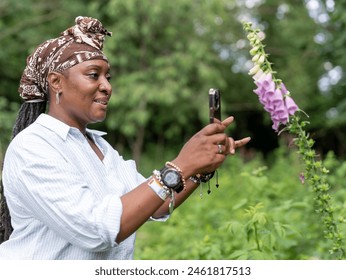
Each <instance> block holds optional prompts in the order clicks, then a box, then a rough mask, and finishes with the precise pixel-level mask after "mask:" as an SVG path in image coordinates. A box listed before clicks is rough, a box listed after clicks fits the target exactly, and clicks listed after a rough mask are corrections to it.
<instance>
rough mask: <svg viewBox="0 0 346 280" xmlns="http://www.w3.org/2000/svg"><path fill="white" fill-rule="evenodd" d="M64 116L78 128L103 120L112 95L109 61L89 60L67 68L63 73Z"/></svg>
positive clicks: (61, 111) (60, 108)
mask: <svg viewBox="0 0 346 280" xmlns="http://www.w3.org/2000/svg"><path fill="white" fill-rule="evenodd" d="M62 76H63V77H62V84H61V85H62V87H61V95H60V104H58V105H57V106H56V112H59V116H60V118H63V119H62V120H63V121H64V122H65V123H67V124H69V125H70V126H74V127H77V128H82V129H83V128H85V126H86V125H87V124H88V123H95V122H100V121H103V120H104V119H105V117H106V111H107V105H108V101H109V99H110V97H111V94H112V86H111V84H110V83H109V79H110V74H109V64H108V63H107V62H106V61H104V60H88V61H85V62H82V63H79V64H77V65H76V66H73V67H71V68H69V69H68V70H66V71H65V72H64V73H63V75H62Z"/></svg>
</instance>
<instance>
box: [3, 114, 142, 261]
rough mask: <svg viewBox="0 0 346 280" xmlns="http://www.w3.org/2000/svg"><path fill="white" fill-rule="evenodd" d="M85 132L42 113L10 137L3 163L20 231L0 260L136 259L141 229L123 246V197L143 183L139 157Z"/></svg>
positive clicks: (9, 200)
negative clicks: (125, 155) (126, 155)
mask: <svg viewBox="0 0 346 280" xmlns="http://www.w3.org/2000/svg"><path fill="white" fill-rule="evenodd" d="M87 133H88V135H90V136H91V137H92V138H93V140H94V141H95V143H96V144H97V146H98V147H99V149H100V150H101V151H102V153H103V155H104V159H103V161H101V160H100V159H99V158H98V157H97V155H96V153H95V152H94V151H93V150H92V149H91V147H90V145H89V144H88V142H87V140H86V138H85V137H84V135H83V134H82V133H81V132H80V131H79V130H78V129H77V128H73V127H70V126H68V125H66V124H64V123H63V122H61V121H59V120H57V119H55V118H53V117H51V116H49V115H46V114H42V115H40V116H39V118H38V119H37V120H36V122H35V123H33V124H32V125H30V126H29V127H28V128H26V129H24V130H23V131H22V132H21V133H19V134H18V135H17V136H16V137H15V138H14V139H13V140H12V142H11V143H10V145H9V147H8V149H7V151H6V155H5V159H4V169H3V174H2V176H3V184H4V188H5V189H4V190H5V196H6V199H7V203H8V206H9V209H10V213H11V218H12V226H13V228H14V231H13V233H12V235H11V237H10V239H9V240H8V241H6V242H4V243H2V244H1V245H0V259H92V260H98V259H132V258H133V253H134V242H135V234H133V235H131V236H130V237H129V238H127V239H126V240H125V241H123V242H121V243H120V244H117V243H116V242H115V239H116V236H117V234H118V232H119V227H120V218H121V215H122V203H121V200H120V196H122V195H123V194H125V193H127V192H129V191H130V190H132V189H133V188H134V187H136V186H138V185H139V184H140V183H142V182H143V181H144V180H145V178H144V177H143V176H142V175H140V174H139V173H138V172H137V169H136V166H135V163H134V161H132V160H128V161H125V160H124V159H123V158H122V157H121V156H120V155H119V154H118V152H117V151H115V150H114V149H113V148H112V147H111V146H110V145H109V144H108V143H107V141H106V140H104V139H103V138H102V137H101V136H102V135H104V134H105V133H103V132H99V131H96V130H90V129H88V130H87Z"/></svg>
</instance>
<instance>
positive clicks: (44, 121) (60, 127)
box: [36, 114, 107, 140]
mask: <svg viewBox="0 0 346 280" xmlns="http://www.w3.org/2000/svg"><path fill="white" fill-rule="evenodd" d="M36 123H38V124H40V125H42V126H44V127H46V128H48V129H49V130H52V131H54V132H55V133H56V134H57V135H59V136H60V137H61V138H62V139H63V140H66V139H67V135H68V134H69V132H70V130H71V129H76V128H73V127H71V126H69V125H67V124H65V123H64V122H62V121H60V120H58V119H56V118H54V117H52V116H50V115H47V114H41V115H40V116H39V117H38V118H37V120H36ZM87 133H88V134H89V135H91V136H92V137H101V136H104V135H106V134H107V133H106V132H103V131H99V130H95V129H88V128H87Z"/></svg>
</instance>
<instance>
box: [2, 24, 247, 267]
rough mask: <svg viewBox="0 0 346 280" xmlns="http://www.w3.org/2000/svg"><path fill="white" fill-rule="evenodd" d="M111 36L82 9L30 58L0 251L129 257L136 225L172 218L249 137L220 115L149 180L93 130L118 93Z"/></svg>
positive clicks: (22, 255) (10, 156)
mask: <svg viewBox="0 0 346 280" xmlns="http://www.w3.org/2000/svg"><path fill="white" fill-rule="evenodd" d="M106 35H111V33H110V32H108V31H107V30H106V29H105V28H104V27H103V26H102V24H101V23H100V22H99V21H98V20H96V19H93V18H88V17H77V18H76V25H75V26H73V27H71V28H69V29H67V30H66V31H64V32H63V33H62V34H61V36H60V37H59V38H56V39H51V40H48V41H46V42H44V43H43V44H41V45H40V46H38V48H37V49H36V50H35V51H34V53H33V54H32V55H30V56H29V57H28V59H27V66H26V68H25V70H24V73H23V76H22V79H21V81H20V87H19V92H20V95H21V97H22V98H23V100H24V103H23V104H22V107H21V109H20V112H19V116H18V119H17V121H16V124H15V128H14V136H15V137H14V138H13V140H12V142H11V143H10V145H9V147H8V150H7V152H6V155H5V159H4V167H3V173H2V174H3V185H4V194H5V197H6V201H7V205H6V201H5V200H3V201H2V207H1V209H3V210H2V226H3V227H4V228H5V230H6V234H7V235H9V233H11V235H10V237H9V239H8V240H7V241H5V242H3V243H2V244H1V245H0V258H2V259H94V260H95V259H132V258H133V250H134V240H135V232H136V230H137V229H138V228H139V227H140V226H141V225H142V224H144V223H145V222H146V221H147V220H149V219H152V220H159V221H164V220H166V219H167V218H168V217H169V214H170V213H171V211H172V210H173V209H174V208H175V207H178V206H179V205H180V204H181V203H182V202H183V201H184V200H185V199H186V198H187V197H188V196H189V195H190V194H191V193H192V192H193V191H194V190H195V189H196V188H197V186H198V185H199V183H200V182H201V181H202V182H205V181H207V180H209V179H210V177H211V176H212V174H213V172H214V171H215V170H216V169H217V168H218V167H219V166H220V165H221V164H222V163H223V161H224V160H225V158H226V156H227V155H228V154H233V153H234V151H235V149H236V148H237V147H240V146H242V145H245V144H246V143H247V142H248V141H249V140H250V138H244V139H242V140H239V141H234V140H233V139H232V138H230V137H228V136H227V135H226V134H225V133H224V131H225V129H226V128H227V127H228V126H229V125H230V124H231V123H232V121H233V118H232V117H230V118H227V119H226V120H224V121H223V122H220V121H217V120H216V122H215V123H214V124H210V125H208V126H206V127H205V128H203V129H202V130H201V131H199V132H198V133H197V134H196V135H194V136H193V137H192V138H191V139H190V140H189V141H188V142H187V143H186V144H185V145H184V147H183V148H182V150H181V151H180V153H179V154H178V156H177V157H176V158H175V159H173V160H172V161H171V162H167V163H166V165H165V166H163V167H161V168H158V170H155V171H153V175H152V176H151V177H150V178H149V179H146V178H144V177H143V176H142V175H141V174H139V173H138V172H137V170H136V167H135V164H134V162H133V161H125V160H124V159H123V158H122V157H121V156H120V155H119V154H118V153H117V151H115V150H114V149H113V148H112V147H111V146H110V145H109V144H108V143H107V142H106V141H105V140H104V139H103V138H102V135H103V133H101V132H99V131H95V130H90V129H88V128H87V125H88V124H90V123H95V122H100V121H103V120H104V119H105V117H106V111H107V105H108V102H109V99H110V97H111V95H112V87H111V84H110V83H109V79H110V74H109V68H110V66H109V63H108V60H107V57H106V56H105V55H104V53H103V52H102V47H103V42H104V38H105V36H106ZM47 102H48V103H49V108H48V111H47V113H44V112H45V107H46V103H47ZM30 124H31V125H30ZM19 132H20V133H19ZM7 206H8V208H7ZM7 209H9V212H6V210H7ZM9 214H10V216H9ZM10 222H11V223H10ZM12 227H13V232H12ZM7 238H8V237H7V236H5V239H7Z"/></svg>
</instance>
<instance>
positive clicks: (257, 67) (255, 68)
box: [249, 64, 261, 76]
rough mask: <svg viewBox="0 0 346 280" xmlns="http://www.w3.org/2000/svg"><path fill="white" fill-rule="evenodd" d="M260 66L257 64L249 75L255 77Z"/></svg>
mask: <svg viewBox="0 0 346 280" xmlns="http://www.w3.org/2000/svg"><path fill="white" fill-rule="evenodd" d="M260 69H261V68H260V66H259V65H258V64H256V65H255V66H254V67H252V68H251V69H250V71H249V75H251V76H252V75H255V74H256V73H257V72H258V71H259V70H260Z"/></svg>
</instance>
